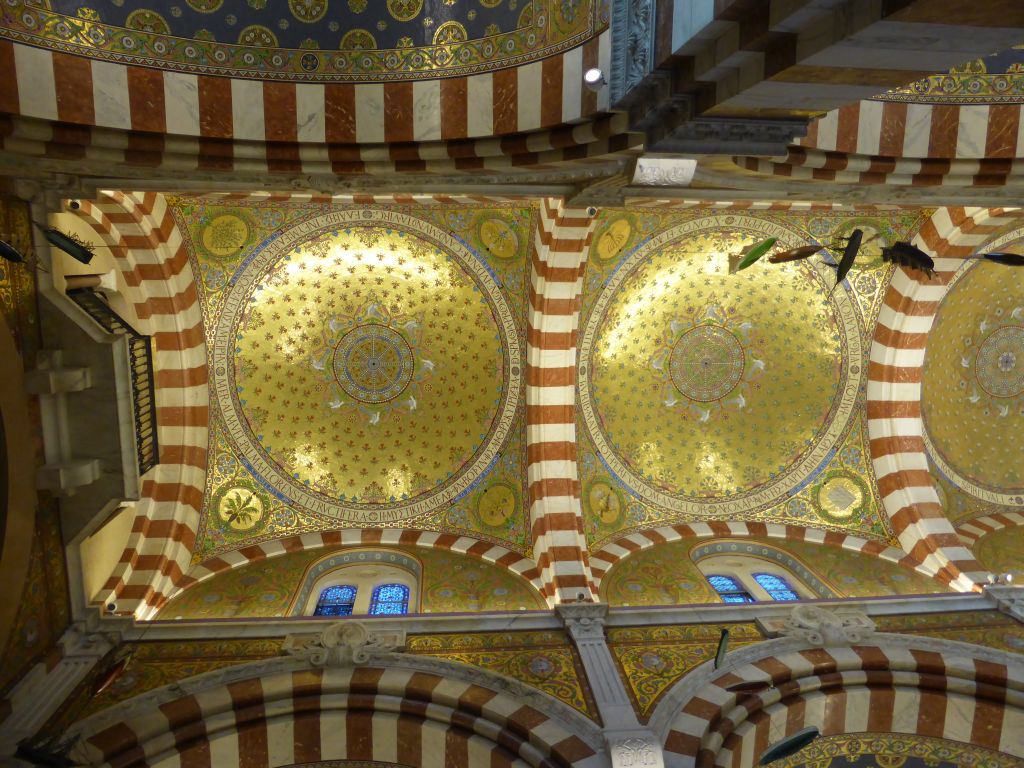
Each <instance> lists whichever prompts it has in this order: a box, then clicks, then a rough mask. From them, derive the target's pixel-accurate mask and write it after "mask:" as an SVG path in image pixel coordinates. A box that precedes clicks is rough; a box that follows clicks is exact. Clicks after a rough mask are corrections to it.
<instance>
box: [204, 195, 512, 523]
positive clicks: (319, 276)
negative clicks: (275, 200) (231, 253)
mask: <svg viewBox="0 0 1024 768" xmlns="http://www.w3.org/2000/svg"><path fill="white" fill-rule="evenodd" d="M222 295H223V310H222V312H221V315H220V317H219V318H218V320H217V323H216V326H215V332H214V334H215V335H214V339H213V343H212V344H211V345H210V365H211V366H212V367H213V369H214V375H215V376H216V377H217V381H218V382H220V383H223V386H221V385H220V384H219V385H218V387H217V388H216V404H217V408H218V412H219V417H220V418H222V419H223V422H224V428H225V431H226V433H227V436H228V437H227V439H228V440H229V441H230V443H231V445H232V449H233V450H234V452H235V453H236V454H238V455H240V456H241V457H244V459H245V460H246V462H247V464H246V467H247V470H248V471H249V472H250V473H251V474H252V475H254V476H255V477H256V479H257V481H258V482H260V483H261V484H262V485H264V487H267V488H273V489H275V491H276V492H277V493H278V494H279V498H280V499H281V500H282V501H283V502H284V503H285V504H286V505H287V506H288V507H289V508H292V509H295V510H297V511H299V510H301V511H304V512H306V513H312V514H315V515H318V516H320V517H324V516H326V517H330V518H335V519H340V520H344V521H346V522H348V523H354V524H361V525H367V524H369V525H386V524H389V523H391V524H397V523H399V521H401V520H404V519H406V518H408V517H412V516H416V515H422V514H424V513H426V512H429V511H431V510H433V509H436V508H438V507H442V506H446V505H449V506H450V505H451V504H452V502H453V500H454V499H456V498H458V497H460V495H462V494H465V493H466V492H467V491H469V490H470V489H471V488H472V487H473V486H474V483H475V482H476V481H477V480H478V479H479V477H480V476H481V475H482V474H483V473H484V472H485V471H486V470H487V468H488V467H489V466H491V465H492V464H493V462H494V459H495V458H496V457H497V455H498V454H499V452H500V451H501V448H502V446H503V444H504V443H505V441H506V439H507V437H508V435H509V434H510V432H511V430H512V425H513V423H514V420H515V414H516V409H517V404H518V401H519V398H520V393H521V391H522V386H523V383H522V366H521V365H520V364H519V360H520V357H521V350H522V347H521V340H520V337H519V332H518V331H517V329H516V324H515V320H514V318H513V316H512V312H511V310H510V308H509V307H508V304H507V299H506V297H505V294H504V293H503V291H502V289H501V287H499V286H498V285H497V283H495V281H494V279H493V277H492V276H491V273H490V272H489V270H488V267H487V266H486V265H485V264H484V263H483V262H482V261H481V260H480V259H479V258H478V257H477V256H476V255H475V254H474V253H473V252H472V251H471V250H470V249H469V248H468V247H467V246H466V245H465V244H464V243H462V241H460V240H459V239H457V238H456V237H454V236H453V235H451V234H450V233H448V232H446V231H443V230H441V229H439V228H437V227H435V226H434V225H432V224H429V223H427V222H425V221H422V220H420V219H417V218H415V217H413V216H409V215H408V214H404V213H399V212H396V211H378V210H375V209H370V208H358V209H347V210H342V211H331V212H329V213H325V214H322V215H320V216H317V217H315V218H312V219H309V220H306V221H303V222H302V223H301V224H297V225H295V226H293V227H291V228H289V229H286V230H285V231H284V232H282V233H281V234H280V235H279V236H278V237H276V238H273V239H271V240H269V241H267V242H265V243H263V244H262V245H261V246H260V247H259V248H257V249H256V250H255V251H254V252H253V253H252V254H250V255H249V256H248V257H247V263H246V266H245V268H244V269H243V270H242V271H240V272H237V273H236V274H235V275H234V279H233V282H231V283H229V284H228V285H227V286H226V287H225V289H224V293H223V294H222ZM514 504H515V499H514V493H513V494H512V497H511V506H512V507H513V508H514ZM509 506H510V503H509V499H506V498H503V497H502V494H501V493H498V494H497V495H496V496H495V498H494V499H493V504H492V507H491V508H489V509H488V508H487V507H486V505H484V507H485V508H484V510H483V512H482V517H483V518H485V519H487V520H488V521H492V522H494V523H495V524H497V523H499V522H500V521H501V520H503V519H504V517H505V515H506V510H507V508H508V507H509Z"/></svg>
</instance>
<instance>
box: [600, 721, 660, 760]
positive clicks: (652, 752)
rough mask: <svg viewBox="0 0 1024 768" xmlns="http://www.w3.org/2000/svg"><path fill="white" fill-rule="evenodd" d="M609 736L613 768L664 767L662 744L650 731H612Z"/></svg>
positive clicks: (609, 749)
mask: <svg viewBox="0 0 1024 768" xmlns="http://www.w3.org/2000/svg"><path fill="white" fill-rule="evenodd" d="M607 738H608V751H609V752H610V753H611V758H612V768H664V765H665V758H664V756H663V754H662V750H661V744H660V743H659V742H658V740H657V739H656V738H655V736H654V734H653V733H651V732H650V731H647V730H639V731H624V732H619V733H615V732H611V733H609V734H608V736H607Z"/></svg>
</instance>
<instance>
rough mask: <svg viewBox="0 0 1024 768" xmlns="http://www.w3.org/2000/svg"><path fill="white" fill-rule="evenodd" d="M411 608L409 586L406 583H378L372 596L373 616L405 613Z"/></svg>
mask: <svg viewBox="0 0 1024 768" xmlns="http://www.w3.org/2000/svg"><path fill="white" fill-rule="evenodd" d="M408 610H409V588H408V587H407V586H405V584H378V585H377V586H376V587H374V588H373V597H371V598H370V615H371V616H388V615H395V614H403V613H406V612H407V611H408Z"/></svg>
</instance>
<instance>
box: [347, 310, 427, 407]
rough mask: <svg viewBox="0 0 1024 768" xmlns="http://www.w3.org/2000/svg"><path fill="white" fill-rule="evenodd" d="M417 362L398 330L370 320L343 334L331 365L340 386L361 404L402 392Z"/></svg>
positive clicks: (394, 395)
mask: <svg viewBox="0 0 1024 768" xmlns="http://www.w3.org/2000/svg"><path fill="white" fill-rule="evenodd" d="M415 367H416V364H415V361H414V360H413V359H412V349H411V348H410V347H409V343H408V342H407V341H406V340H405V339H404V338H402V335H401V334H400V333H398V331H396V330H394V329H392V328H389V327H388V326H386V325H378V324H376V323H370V324H368V325H361V326H359V327H358V328H354V329H352V330H351V331H349V332H348V333H347V334H345V335H344V336H343V337H342V339H341V343H340V344H338V346H337V347H336V348H335V350H334V360H333V364H332V368H333V370H334V376H335V378H336V379H337V381H338V384H340V385H341V388H342V389H344V390H345V392H346V393H348V395H349V396H351V397H353V398H355V399H356V400H358V401H359V402H361V403H386V402H387V401H389V400H394V399H395V398H396V397H398V396H399V395H400V394H402V393H403V392H404V391H405V388H406V387H408V386H409V382H410V381H412V376H413V372H414V370H415Z"/></svg>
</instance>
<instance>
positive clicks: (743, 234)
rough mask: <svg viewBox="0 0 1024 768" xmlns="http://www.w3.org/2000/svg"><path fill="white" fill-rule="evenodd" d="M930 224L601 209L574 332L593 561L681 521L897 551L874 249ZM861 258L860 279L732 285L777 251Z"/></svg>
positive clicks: (780, 273)
mask: <svg viewBox="0 0 1024 768" xmlns="http://www.w3.org/2000/svg"><path fill="white" fill-rule="evenodd" d="M919 226H920V218H919V214H916V213H909V212H892V213H887V214H880V215H877V216H872V217H863V216H861V217H854V216H850V215H849V214H842V213H829V214H814V215H807V214H784V215H776V214H771V215H769V214H763V215H762V214H758V215H726V214H715V215H710V216H709V215H707V214H706V213H700V214H693V215H690V216H686V217H683V218H681V217H680V214H679V213H678V212H675V213H660V212H653V211H650V212H649V211H644V212H642V213H641V212H638V211H628V210H627V211H607V212H605V213H603V214H602V216H601V219H600V221H599V223H598V226H597V229H596V231H595V237H594V242H593V246H592V248H591V253H590V258H589V262H588V265H587V273H586V278H585V280H586V285H585V290H584V297H583V309H582V317H581V321H580V327H581V341H580V366H579V378H580V386H579V392H580V395H579V403H580V407H579V411H578V416H577V417H578V420H579V428H578V431H577V434H578V436H579V437H578V439H579V446H580V473H581V483H582V497H583V506H584V510H585V512H586V514H585V528H586V533H587V536H588V539H589V541H590V544H591V547H592V548H595V549H596V548H600V547H601V546H603V545H604V543H606V542H608V541H611V540H613V539H614V538H617V537H619V536H621V535H622V534H624V533H626V532H628V531H630V530H636V529H638V528H648V527H654V526H657V525H664V524H667V523H674V522H680V521H702V520H748V521H762V522H780V523H792V524H796V525H801V526H813V527H818V528H827V529H831V530H841V531H846V532H855V533H857V534H858V535H861V536H866V537H868V538H875V539H879V540H888V539H889V538H890V534H889V530H888V527H887V523H886V522H885V520H884V515H882V514H880V503H879V499H878V497H877V490H876V486H875V481H874V477H873V474H872V468H871V463H870V453H869V450H868V443H867V434H866V427H865V420H864V396H865V376H866V361H867V354H868V351H869V348H870V333H871V329H872V328H873V327H874V323H875V319H876V317H877V313H878V310H879V307H880V304H881V300H882V295H883V292H884V288H885V286H886V285H887V283H888V277H889V271H888V268H887V266H886V265H885V264H884V263H883V262H882V261H881V258H880V250H879V247H880V243H884V242H892V241H893V240H896V239H905V238H908V237H909V236H910V234H911V233H913V232H916V231H917V229H918V228H919ZM854 228H860V229H862V230H864V232H865V236H866V238H870V237H873V236H874V235H878V239H877V240H875V241H873V242H872V243H870V244H867V245H865V247H864V249H863V253H862V256H861V258H860V260H859V261H858V263H857V267H856V268H855V269H854V271H853V273H852V275H851V278H850V279H849V280H848V281H846V282H844V285H843V286H842V287H840V288H838V289H836V290H834V291H833V290H832V286H833V285H834V281H835V277H834V274H835V273H834V272H833V271H832V270H831V269H829V268H828V267H827V266H825V265H824V261H825V259H824V258H822V257H816V258H814V259H811V260H809V261H805V262H799V263H796V264H793V265H771V264H767V263H758V264H755V265H754V266H753V267H751V268H750V269H748V270H746V271H743V272H740V273H738V274H729V257H730V255H733V256H735V254H737V253H739V252H740V251H742V250H743V248H744V247H745V246H747V245H749V244H752V243H753V242H755V241H757V240H761V239H764V238H766V237H776V238H778V240H779V243H780V246H779V247H793V246H795V245H802V244H805V243H807V242H809V241H810V242H819V243H822V244H828V245H831V244H833V243H836V242H837V241H838V238H839V237H842V236H845V235H846V234H848V233H849V232H850V231H851V230H852V229H854Z"/></svg>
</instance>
